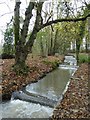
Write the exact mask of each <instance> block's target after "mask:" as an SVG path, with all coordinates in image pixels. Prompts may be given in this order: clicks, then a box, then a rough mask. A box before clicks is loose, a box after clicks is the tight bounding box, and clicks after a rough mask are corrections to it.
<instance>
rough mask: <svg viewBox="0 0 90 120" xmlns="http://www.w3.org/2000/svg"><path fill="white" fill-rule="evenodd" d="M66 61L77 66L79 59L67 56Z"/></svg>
mask: <svg viewBox="0 0 90 120" xmlns="http://www.w3.org/2000/svg"><path fill="white" fill-rule="evenodd" d="M64 63H66V64H69V65H74V66H76V65H77V60H76V58H75V57H73V56H65V59H64Z"/></svg>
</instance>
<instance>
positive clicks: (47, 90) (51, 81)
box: [26, 67, 75, 100]
mask: <svg viewBox="0 0 90 120" xmlns="http://www.w3.org/2000/svg"><path fill="white" fill-rule="evenodd" d="M74 71H75V69H62V68H60V67H59V68H58V69H56V70H55V71H53V72H51V73H49V74H48V75H47V76H46V77H44V78H43V79H42V80H40V81H39V82H37V83H34V84H31V85H28V86H27V87H26V90H27V91H28V92H31V93H37V94H40V95H43V96H46V97H48V98H50V99H54V100H58V99H59V98H60V95H61V94H62V92H63V90H64V89H65V86H66V84H67V82H68V80H69V78H70V76H71V74H72V73H73V72H74Z"/></svg>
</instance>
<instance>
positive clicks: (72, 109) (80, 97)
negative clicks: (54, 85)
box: [52, 63, 90, 120]
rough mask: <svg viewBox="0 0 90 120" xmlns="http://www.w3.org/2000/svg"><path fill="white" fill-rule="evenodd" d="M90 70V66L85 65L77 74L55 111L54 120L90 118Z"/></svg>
mask: <svg viewBox="0 0 90 120" xmlns="http://www.w3.org/2000/svg"><path fill="white" fill-rule="evenodd" d="M89 69H90V65H89V64H87V63H84V64H82V65H81V66H80V67H79V68H78V70H77V71H76V72H75V74H74V76H73V77H72V79H71V81H70V84H69V86H68V89H67V91H66V92H65V94H64V97H63V99H62V101H60V103H58V105H57V106H56V107H55V109H54V112H53V115H52V120H59V119H61V118H75V119H78V118H85V119H86V118H90V103H89V96H90V91H89V89H88V82H89V80H90V78H89V74H90V73H89Z"/></svg>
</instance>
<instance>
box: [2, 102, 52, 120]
mask: <svg viewBox="0 0 90 120" xmlns="http://www.w3.org/2000/svg"><path fill="white" fill-rule="evenodd" d="M0 106H1V105H0ZM2 111H3V112H2V117H4V118H48V117H49V116H50V115H51V113H52V111H53V109H52V108H49V107H45V106H41V105H40V104H33V103H28V102H24V101H20V100H13V101H10V102H7V103H4V104H2Z"/></svg>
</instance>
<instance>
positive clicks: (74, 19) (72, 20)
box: [41, 14, 90, 29]
mask: <svg viewBox="0 0 90 120" xmlns="http://www.w3.org/2000/svg"><path fill="white" fill-rule="evenodd" d="M88 17H90V14H88V15H87V16H85V17H82V18H73V19H72V18H71V19H57V20H52V21H49V22H47V23H45V24H43V25H42V28H44V27H46V26H49V25H52V24H56V23H58V22H78V21H84V20H86V19H87V18H88ZM42 28H41V29H42Z"/></svg>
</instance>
